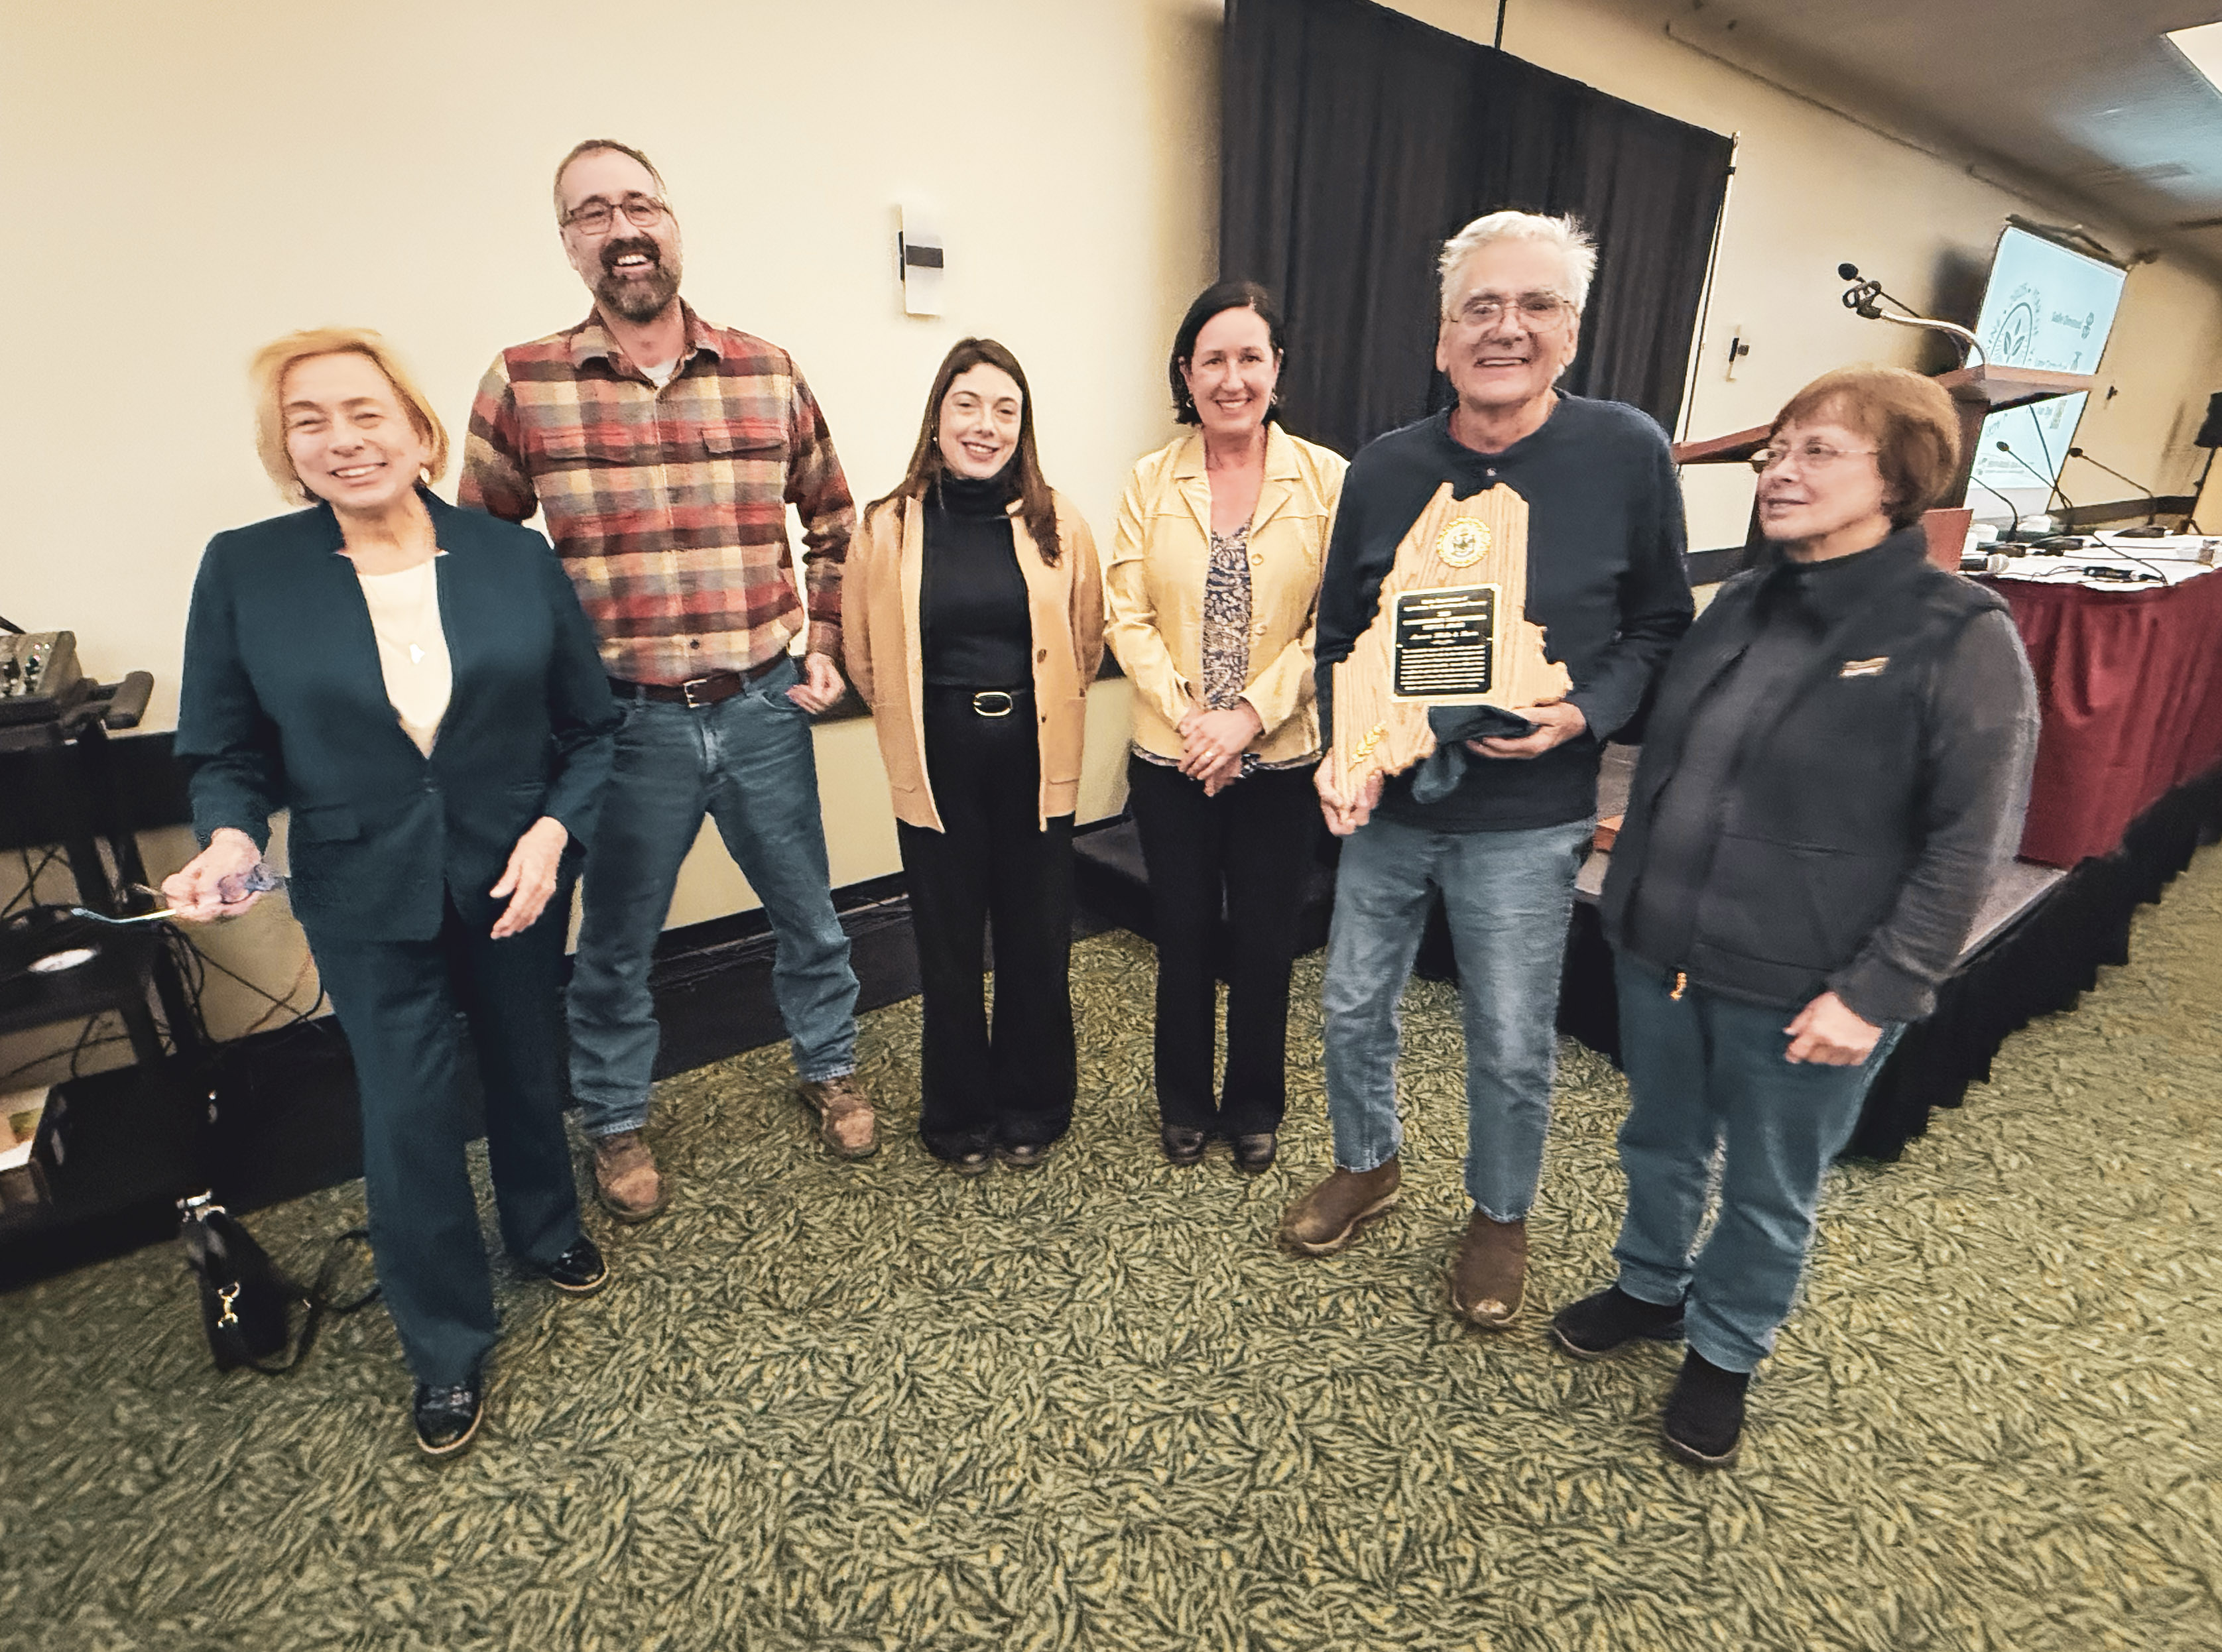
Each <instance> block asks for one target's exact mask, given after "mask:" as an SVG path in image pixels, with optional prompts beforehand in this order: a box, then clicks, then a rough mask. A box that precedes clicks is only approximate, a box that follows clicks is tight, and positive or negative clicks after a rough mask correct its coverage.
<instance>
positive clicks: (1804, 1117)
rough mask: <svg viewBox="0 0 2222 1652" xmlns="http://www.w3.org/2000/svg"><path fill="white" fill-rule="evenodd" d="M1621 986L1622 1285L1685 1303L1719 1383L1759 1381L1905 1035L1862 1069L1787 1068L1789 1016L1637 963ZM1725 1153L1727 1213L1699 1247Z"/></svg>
mask: <svg viewBox="0 0 2222 1652" xmlns="http://www.w3.org/2000/svg"><path fill="white" fill-rule="evenodd" d="M1613 974H1614V979H1615V981H1616V983H1617V985H1618V987H1619V990H1620V1040H1621V1061H1622V1065H1623V1067H1625V1068H1626V1069H1627V1073H1628V1089H1629V1109H1628V1118H1627V1122H1626V1123H1623V1124H1622V1125H1621V1127H1620V1163H1621V1168H1622V1169H1623V1170H1625V1171H1626V1172H1627V1173H1628V1218H1627V1220H1626V1221H1625V1222H1623V1223H1622V1224H1621V1230H1620V1242H1619V1243H1618V1244H1616V1245H1615V1246H1614V1247H1613V1251H1612V1254H1613V1256H1614V1258H1615V1260H1616V1261H1618V1262H1619V1263H1620V1288H1621V1289H1622V1290H1623V1291H1625V1292H1628V1294H1629V1295H1630V1296H1632V1297H1635V1298H1639V1299H1640V1300H1641V1301H1644V1302H1654V1303H1660V1304H1666V1303H1674V1302H1680V1303H1683V1304H1684V1305H1685V1311H1684V1314H1683V1321H1684V1323H1685V1327H1686V1328H1687V1335H1688V1338H1689V1344H1690V1346H1691V1347H1692V1348H1693V1349H1696V1350H1697V1351H1698V1353H1700V1354H1702V1355H1704V1356H1705V1358H1706V1359H1708V1360H1710V1361H1712V1362H1713V1363H1714V1364H1715V1365H1717V1366H1719V1367H1721V1368H1722V1369H1723V1370H1724V1371H1748V1370H1750V1369H1751V1368H1752V1367H1754V1366H1756V1365H1757V1364H1758V1363H1759V1362H1760V1361H1761V1360H1763V1359H1765V1358H1766V1357H1767V1354H1768V1352H1769V1351H1770V1350H1771V1349H1773V1347H1774V1334H1775V1332H1776V1331H1777V1330H1779V1329H1780V1328H1781V1325H1782V1322H1783V1321H1784V1320H1786V1319H1787V1318H1788V1317H1790V1310H1791V1307H1792V1305H1793V1304H1794V1303H1795V1302H1796V1300H1797V1297H1798V1278H1799V1276H1800V1275H1801V1274H1802V1273H1804V1272H1805V1249H1806V1247H1807V1246H1808V1245H1809V1244H1810V1243H1811V1242H1812V1238H1813V1213H1814V1211H1815V1208H1816V1207H1817V1205H1819V1204H1820V1200H1821V1179H1822V1178H1823V1176H1824V1175H1826V1174H1827V1173H1828V1169H1829V1166H1830V1162H1831V1161H1833V1160H1834V1159H1835V1158H1836V1155H1837V1154H1839V1153H1841V1152H1842V1151H1843V1148H1844V1143H1845V1142H1849V1141H1850V1140H1851V1136H1852V1129H1853V1127H1854V1126H1855V1125H1856V1124H1857V1123H1859V1118H1860V1106H1861V1103H1862V1102H1864V1101H1865V1100H1866V1099H1867V1086H1869V1085H1871V1084H1872V1083H1874V1075H1875V1074H1876V1073H1879V1072H1880V1071H1881V1070H1882V1065H1883V1063H1884V1062H1885V1061H1888V1060H1889V1059H1890V1052H1891V1050H1892V1048H1893V1047H1894V1046H1895V1045H1896V1044H1897V1042H1898V1039H1899V1034H1900V1033H1902V1032H1903V1031H1905V1028H1904V1026H1903V1025H1902V1024H1899V1023H1892V1024H1890V1025H1887V1026H1886V1027H1884V1029H1882V1036H1881V1038H1880V1039H1879V1040H1877V1041H1876V1043H1875V1047H1874V1054H1871V1055H1869V1056H1868V1057H1867V1061H1865V1062H1864V1063H1863V1064H1862V1065H1861V1066H1859V1067H1823V1066H1821V1065H1820V1064H1819V1063H1817V1062H1813V1061H1785V1060H1784V1059H1783V1054H1784V1052H1785V1051H1786V1050H1787V1049H1788V1048H1789V1047H1790V1039H1789V1036H1788V1035H1787V1034H1786V1033H1785V1032H1784V1031H1783V1030H1782V1029H1783V1028H1785V1027H1786V1026H1787V1025H1788V1024H1789V1023H1790V1022H1791V1020H1792V1017H1795V1016H1796V1014H1797V1013H1798V1012H1797V1011H1794V1010H1781V1009H1769V1008H1767V1006H1765V1005H1763V1004H1742V1003H1738V1002H1737V1001H1736V1000H1735V999H1733V998H1722V997H1720V996H1719V995H1717V993H1712V992H1706V991H1705V990H1704V988H1702V987H1694V986H1693V987H1691V988H1689V989H1688V990H1687V991H1685V992H1684V993H1683V994H1682V997H1681V998H1680V999H1679V1001H1678V1000H1676V999H1674V998H1670V997H1669V996H1668V993H1669V992H1671V991H1672V988H1673V980H1672V979H1671V978H1669V977H1666V976H1663V975H1662V974H1661V973H1660V972H1659V971H1658V970H1656V969H1654V968H1653V967H1651V966H1649V965H1648V964H1644V963H1640V962H1638V961H1635V960H1634V959H1631V958H1629V956H1628V955H1627V954H1621V955H1620V956H1619V957H1618V958H1617V959H1616V961H1615V963H1614V971H1613ZM1716 1150H1718V1152H1719V1153H1720V1155H1721V1171H1720V1215H1719V1217H1718V1219H1717V1221H1716V1222H1715V1223H1714V1224H1713V1230H1712V1234H1711V1236H1710V1237H1709V1238H1707V1239H1706V1241H1705V1246H1704V1249H1703V1250H1697V1249H1696V1248H1697V1243H1698V1225H1699V1224H1700V1223H1702V1222H1703V1221H1704V1215H1705V1196H1706V1192H1707V1191H1708V1188H1709V1186H1710V1180H1711V1172H1712V1167H1713V1155H1714V1153H1715V1151H1716ZM1693 1250H1696V1255H1694V1256H1692V1251H1693Z"/></svg>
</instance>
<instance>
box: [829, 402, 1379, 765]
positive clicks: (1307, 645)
mask: <svg viewBox="0 0 2222 1652" xmlns="http://www.w3.org/2000/svg"><path fill="white" fill-rule="evenodd" d="M1348 468H1349V466H1348V464H1347V462H1346V460H1344V459H1343V457H1342V455H1341V454H1337V453H1335V452H1334V451H1333V450H1331V449H1329V448H1326V447H1319V446H1317V445H1315V444H1314V443H1312V442H1309V441H1302V440H1300V439H1298V438H1297V437H1295V436H1292V435H1289V434H1288V432H1287V431H1285V430H1284V429H1281V427H1280V426H1279V425H1277V424H1271V425H1268V426H1266V427H1265V481H1264V484H1263V485H1261V486H1260V487H1259V492H1258V508H1257V510H1255V511H1254V512H1252V515H1251V517H1250V680H1249V682H1248V684H1247V685H1245V687H1244V688H1243V691H1242V698H1244V699H1246V700H1247V701H1249V702H1250V704H1252V705H1253V706H1255V707H1256V708H1257V711H1258V717H1259V722H1260V723H1263V724H1264V725H1265V727H1264V728H1263V729H1262V730H1261V731H1260V732H1259V735H1258V738H1257V739H1256V740H1254V741H1252V742H1251V743H1250V747H1249V749H1250V750H1252V751H1253V752H1255V753H1256V754H1258V755H1259V758H1261V759H1262V760H1265V761H1266V762H1268V763H1278V762H1284V761H1291V760H1296V759H1300V758H1304V757H1309V756H1310V755H1312V754H1314V753H1315V752H1316V751H1318V749H1319V712H1318V709H1317V707H1316V706H1315V704H1313V693H1312V629H1313V621H1314V616H1315V610H1317V607H1318V604H1319V588H1320V575H1321V573H1322V572H1323V571H1324V569H1325V567H1326V565H1327V538H1328V528H1329V527H1330V526H1332V525H1333V523H1334V508H1335V504H1336V501H1337V500H1339V499H1340V497H1342V473H1343V472H1344V471H1346V469H1348ZM851 555H854V553H853V552H851ZM1210 567H1211V485H1210V483H1209V482H1208V480H1207V479H1205V476H1204V470H1203V438H1202V435H1187V436H1183V437H1182V438H1180V439H1179V440H1178V441H1175V442H1173V443H1172V444H1171V446H1169V447H1161V448H1159V449H1158V451H1157V452H1156V453H1153V454H1151V455H1150V456H1149V457H1148V458H1146V459H1145V460H1142V461H1141V462H1140V463H1139V464H1138V465H1136V466H1134V473H1133V478H1132V479H1130V480H1129V481H1128V482H1127V495H1126V497H1125V498H1123V499H1121V500H1120V503H1119V524H1118V528H1117V529H1116V531H1115V532H1114V534H1113V535H1112V539H1111V559H1110V566H1109V569H1108V573H1107V576H1106V578H1107V590H1106V593H1105V595H1106V601H1107V603H1108V606H1109V609H1110V616H1111V623H1110V625H1109V628H1108V630H1107V632H1106V634H1105V641H1108V643H1109V644H1110V646H1111V652H1112V653H1113V654H1116V655H1117V656H1118V659H1119V665H1120V668H1121V669H1122V670H1124V671H1125V672H1126V673H1127V676H1128V678H1130V679H1132V680H1133V685H1134V741H1135V743H1136V744H1137V745H1139V746H1140V747H1142V748H1144V749H1145V750H1147V751H1152V752H1156V753H1158V754H1159V755H1161V756H1164V757H1178V756H1179V755H1180V754H1181V745H1182V742H1181V737H1180V735H1178V734H1177V732H1175V731H1176V730H1177V729H1178V727H1179V725H1180V720H1181V718H1182V716H1183V715H1185V714H1186V712H1187V711H1188V710H1189V707H1190V706H1191V704H1193V701H1192V700H1191V698H1190V696H1189V690H1190V688H1191V687H1196V686H1197V685H1199V684H1200V680H1201V679H1202V674H1203V586H1204V578H1205V575H1206V574H1207V573H1208V572H1209V570H1210ZM1198 692H1199V694H1200V693H1201V689H1200V687H1198Z"/></svg>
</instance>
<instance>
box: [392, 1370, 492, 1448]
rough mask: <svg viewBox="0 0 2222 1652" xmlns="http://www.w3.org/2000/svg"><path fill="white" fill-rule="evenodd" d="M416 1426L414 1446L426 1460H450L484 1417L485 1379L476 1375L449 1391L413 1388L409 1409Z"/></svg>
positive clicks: (448, 1389) (466, 1441) (477, 1429)
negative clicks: (414, 1395) (435, 1458)
mask: <svg viewBox="0 0 2222 1652" xmlns="http://www.w3.org/2000/svg"><path fill="white" fill-rule="evenodd" d="M411 1412H412V1414H413V1415H414V1417H415V1419H416V1423H417V1446H418V1448H419V1449H422V1450H423V1452H424V1455H426V1456H428V1457H440V1458H446V1457H452V1456H455V1455H457V1454H458V1453H459V1452H461V1450H462V1449H463V1448H464V1447H465V1446H468V1444H470V1442H471V1436H473V1435H474V1434H476V1433H477V1432H478V1431H479V1422H480V1418H482V1417H485V1415H486V1380H485V1378H484V1377H483V1376H481V1375H480V1374H479V1373H478V1372H475V1371H474V1372H473V1373H472V1374H471V1380H469V1381H468V1382H460V1383H457V1384H456V1385H455V1386H454V1387H452V1388H444V1387H435V1386H432V1385H430V1384H428V1383H422V1382H420V1383H418V1384H417V1397H416V1399H415V1400H414V1402H413V1403H412V1405H411Z"/></svg>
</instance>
